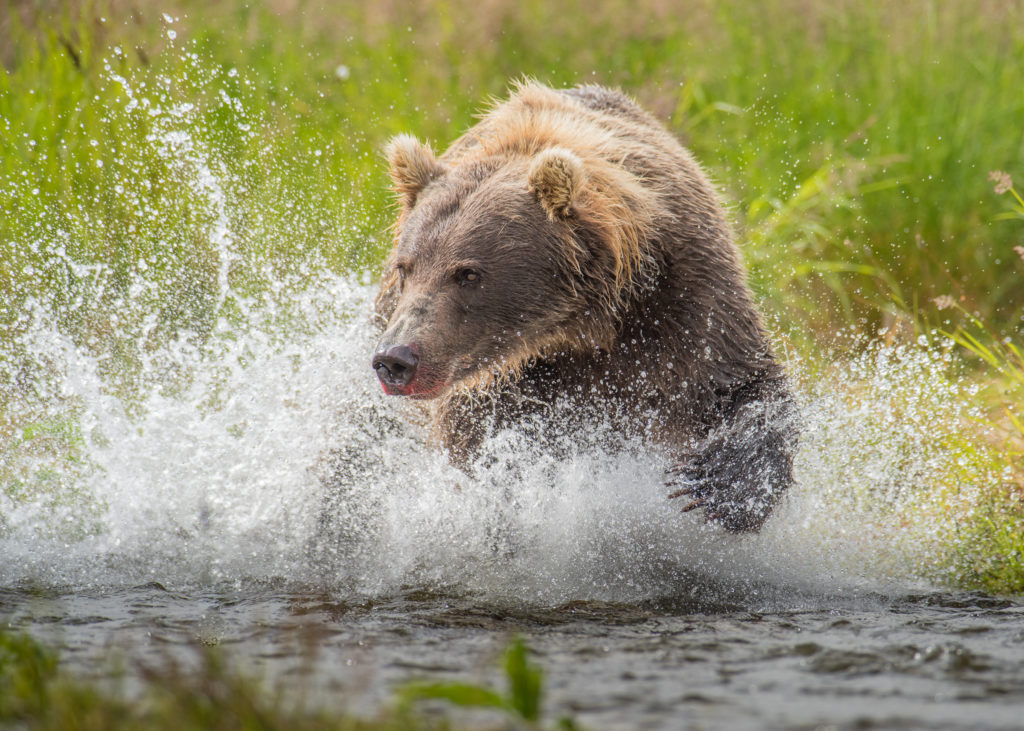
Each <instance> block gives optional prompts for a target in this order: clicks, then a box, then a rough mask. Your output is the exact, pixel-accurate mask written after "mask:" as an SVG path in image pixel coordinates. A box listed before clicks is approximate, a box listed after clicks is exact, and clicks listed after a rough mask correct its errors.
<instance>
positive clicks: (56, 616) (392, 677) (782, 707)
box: [0, 584, 1024, 729]
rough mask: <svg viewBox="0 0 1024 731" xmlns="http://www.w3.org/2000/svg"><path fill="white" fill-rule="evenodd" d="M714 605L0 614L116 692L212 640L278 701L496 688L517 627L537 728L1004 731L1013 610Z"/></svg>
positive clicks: (326, 597) (297, 600) (1012, 700)
mask: <svg viewBox="0 0 1024 731" xmlns="http://www.w3.org/2000/svg"><path fill="white" fill-rule="evenodd" d="M729 594H730V592H729V591H728V590H714V589H713V588H712V590H711V591H708V592H705V595H704V598H697V599H695V598H694V597H693V596H690V597H687V598H685V599H678V598H677V599H667V600H659V601H648V602H643V603H639V604H612V603H602V602H571V603H568V604H565V605H562V606H558V607H551V608H538V607H515V606H508V605H496V604H493V603H488V602H484V601H474V599H473V598H471V597H465V596H447V595H444V594H438V593H432V592H425V591H420V590H407V591H404V592H400V593H398V594H396V595H394V596H391V597H387V598H379V597H378V598H376V599H373V600H368V599H363V600H360V599H356V598H348V599H346V598H345V597H343V596H338V595H333V594H328V593H319V592H317V591H314V590H309V589H306V590H301V589H295V588H288V589H282V588H279V587H277V588H275V587H268V586H266V585H263V584H261V585H255V586H245V585H235V586H233V587H232V588H230V589H221V590H205V591H201V592H197V593H190V594H187V593H179V592H171V591H167V590H165V589H164V588H163V587H161V586H160V585H156V584H152V585H146V586H141V587H136V588H131V589H126V590H119V591H110V590H106V591H103V592H98V593H89V592H83V591H76V592H74V593H68V594H61V593H58V592H47V593H39V592H23V591H19V590H10V589H8V590H4V591H2V592H0V621H3V622H4V623H5V624H7V625H9V626H11V627H13V628H15V629H20V630H27V631H28V632H30V633H31V634H32V635H34V636H36V637H37V638H40V639H42V640H44V641H45V642H47V643H48V644H50V645H52V646H56V647H59V648H61V650H62V652H63V662H64V663H65V665H66V666H67V667H68V668H69V669H71V670H73V671H74V672H76V673H78V674H81V675H83V676H86V677H96V678H103V677H104V676H105V674H106V672H107V670H106V668H107V667H109V665H107V663H108V662H109V661H110V660H111V659H114V658H119V659H120V660H122V661H126V662H124V663H123V667H126V668H127V669H128V671H127V672H128V675H129V680H130V679H131V672H132V670H131V669H132V667H133V665H134V666H137V665H138V661H141V662H143V663H147V664H159V663H161V662H164V661H166V660H167V659H168V658H175V659H177V660H179V661H183V662H189V661H191V660H195V659H196V658H197V656H198V655H197V653H196V649H195V648H196V647H197V645H199V644H207V645H209V644H216V645H219V646H220V647H222V648H223V649H224V650H225V651H226V652H227V653H228V654H229V655H230V656H231V657H232V659H233V660H235V661H236V662H238V663H239V666H240V667H242V668H244V669H245V670H246V671H247V672H249V673H251V674H256V675H258V676H260V677H262V678H264V679H265V680H267V681H269V682H270V683H271V684H275V685H278V686H280V687H281V688H283V689H285V690H286V691H287V692H288V693H289V694H290V695H294V696H295V697H296V698H298V697H302V698H304V699H305V700H306V701H308V702H311V703H317V704H323V705H326V706H338V707H342V706H343V707H345V708H348V709H352V710H356V711H359V712H365V713H370V712H372V711H373V709H374V708H375V707H378V706H379V705H380V704H383V703H387V702H389V700H390V699H391V698H392V693H393V689H394V687H395V685H397V684H399V683H401V682H403V681H407V680H413V679H424V678H429V679H431V680H439V681H445V680H470V681H474V682H487V683H492V684H496V685H497V684H500V683H501V678H500V677H499V672H498V665H499V663H498V658H499V657H500V654H501V651H502V649H503V648H504V647H505V646H506V644H507V642H508V641H509V639H510V638H511V637H512V636H514V635H517V634H518V635H522V636H523V637H525V638H526V640H527V642H528V644H529V646H530V648H531V649H532V651H533V653H534V657H535V660H536V662H537V663H539V664H540V665H541V666H542V667H543V668H544V669H545V671H546V677H547V682H546V688H547V698H546V703H545V716H546V717H547V718H549V719H553V718H556V717H557V716H559V715H562V714H571V715H573V716H574V717H575V718H576V719H577V720H578V721H580V722H582V723H583V724H584V725H585V726H587V727H589V728H594V729H673V728H728V729H747V728H749V729H761V728H817V727H837V728H930V729H974V728H986V729H989V728H991V729H1016V728H1021V727H1022V726H1024V604H1022V603H1020V602H1019V601H1010V600H1005V599H997V598H992V597H986V596H981V595H970V594H949V593H920V594H904V595H901V596H884V595H881V594H877V593H861V594H855V593H847V594H846V595H843V596H832V597H821V596H817V597H811V596H802V595H800V594H798V593H794V594H791V595H789V596H783V595H778V594H779V592H776V594H777V595H776V596H772V597H769V598H768V599H758V600H751V599H750V598H749V597H747V598H746V599H745V600H744V598H743V597H736V596H730V595H729ZM695 596H696V595H695ZM708 597H713V598H710V599H709V598H708Z"/></svg>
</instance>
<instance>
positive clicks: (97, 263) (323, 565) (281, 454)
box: [0, 53, 970, 603]
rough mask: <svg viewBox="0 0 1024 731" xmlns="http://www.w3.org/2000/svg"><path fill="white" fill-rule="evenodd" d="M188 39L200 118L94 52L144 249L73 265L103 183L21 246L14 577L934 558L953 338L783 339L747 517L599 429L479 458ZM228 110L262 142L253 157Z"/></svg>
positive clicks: (551, 597) (608, 573) (861, 565)
mask: <svg viewBox="0 0 1024 731" xmlns="http://www.w3.org/2000/svg"><path fill="white" fill-rule="evenodd" d="M115 55H116V54H115ZM183 59H184V63H185V67H186V71H187V73H191V74H193V75H194V76H196V77H201V78H199V80H198V81H197V82H196V83H197V84H199V85H201V86H206V87H212V88H215V89H219V93H217V94H215V95H213V102H207V103H206V107H205V108H204V106H203V105H202V104H200V103H198V102H192V101H188V100H183V99H181V98H180V93H179V92H178V91H176V89H175V84H174V83H172V81H171V80H169V79H164V80H162V83H160V84H156V85H153V84H150V85H149V86H148V87H145V88H143V87H142V86H141V85H140V84H139V83H138V82H137V81H135V80H132V79H130V78H125V77H123V76H120V75H119V74H118V73H116V72H115V70H114V69H113V68H108V72H107V83H109V84H116V85H118V86H120V87H121V89H122V90H123V106H122V108H120V109H116V110H111V118H112V119H113V120H114V121H116V122H117V123H118V124H121V125H124V126H125V127H126V135H125V137H126V139H129V140H130V144H132V145H134V146H136V148H137V149H135V154H134V155H132V156H131V159H133V160H135V161H136V163H137V164H136V166H135V167H130V166H126V167H125V168H124V169H122V170H120V171H118V173H117V175H116V176H114V178H113V180H114V181H115V182H114V183H113V186H114V190H113V191H107V193H112V194H115V195H116V196H118V197H119V199H120V200H121V201H122V204H123V207H124V208H125V210H129V211H131V213H132V215H131V216H130V217H129V218H128V220H127V221H121V222H120V223H119V224H118V225H121V226H126V227H129V228H128V229H127V230H124V231H121V232H120V233H121V234H125V235H126V239H127V240H137V241H142V242H144V243H145V242H147V241H148V242H149V244H148V245H141V244H140V245H139V247H138V250H137V252H136V253H135V254H132V258H131V259H130V260H129V261H127V262H126V261H124V260H122V259H117V258H116V257H113V258H110V259H108V260H104V259H103V258H102V257H97V256H95V255H89V256H86V255H85V254H84V253H83V252H87V251H91V249H90V247H89V245H88V241H89V240H92V239H95V238H96V237H98V236H102V234H103V233H104V231H103V230H101V229H103V227H104V226H108V225H111V224H108V223H104V222H102V221H98V220H97V218H98V216H97V214H96V213H95V212H92V211H90V208H89V202H88V201H86V202H85V203H84V204H83V207H82V208H80V209H78V210H74V211H70V212H69V211H63V212H60V213H59V214H58V213H55V212H50V214H48V215H44V216H42V217H41V218H40V221H39V223H38V225H37V226H35V227H34V228H33V229H31V230H30V231H29V232H28V233H26V234H25V237H24V240H22V241H19V242H17V244H18V245H17V247H16V248H17V250H18V251H20V252H22V253H23V258H22V260H20V261H18V262H15V263H14V265H15V266H18V267H21V268H22V270H23V272H24V273H25V275H26V276H25V278H24V281H25V282H26V283H27V284H26V285H25V288H24V289H23V290H22V291H21V292H20V295H21V296H20V298H18V303H19V304H18V307H19V311H18V313H17V315H16V317H13V318H11V319H10V323H11V324H10V326H9V327H8V329H7V332H6V335H5V337H4V338H3V340H2V346H3V348H2V352H0V374H2V378H0V388H2V392H3V398H4V402H5V406H4V409H3V417H4V419H5V426H4V429H3V431H2V432H0V436H2V438H3V440H4V443H3V447H2V450H3V452H2V457H0V459H2V461H0V479H2V483H0V487H2V489H0V556H2V557H3V560H2V562H0V583H2V584H3V585H13V584H30V585H32V584H35V585H44V586H71V587H90V586H98V587H116V586H124V585H135V584H140V583H145V582H150V581H158V582H161V583H162V584H164V585H166V586H172V587H173V586H207V585H218V584H223V583H225V582H227V583H230V582H246V581H257V582H262V581H287V582H298V583H300V584H315V585H326V586H328V587H333V588H335V589H337V590H340V591H351V592H358V593H363V594H385V593H387V592H391V591H394V590H396V589H397V588H399V587H403V586H409V585H413V586H428V587H432V588H440V589H443V590H446V591H452V592H458V593H461V594H470V595H480V596H483V597H486V598H494V599H504V600H513V599H514V600H526V601H531V602H541V603H550V602H560V601H566V600H569V599H576V598H597V599H605V600H624V601H635V600H639V599H644V598H651V597H663V596H673V595H678V594H680V593H686V592H688V591H692V590H693V587H694V586H699V585H700V583H701V581H705V580H707V579H708V577H711V578H712V579H713V580H714V581H717V582H725V583H732V584H734V585H736V586H743V587H746V589H747V590H749V587H751V586H755V585H761V584H765V583H766V584H773V583H774V584H788V585H790V586H791V585H793V584H799V585H801V586H808V587H811V588H812V589H813V588H815V587H816V588H817V589H819V590H821V589H825V588H834V587H835V586H836V585H846V586H849V585H867V586H870V587H878V586H880V585H883V584H885V583H886V582H893V581H895V582H901V583H903V584H906V583H907V582H913V581H917V580H918V579H919V578H920V576H921V575H922V573H921V567H922V566H923V565H925V564H927V560H928V557H929V556H930V555H932V551H933V549H934V546H935V545H936V544H937V542H938V541H941V540H943V539H944V537H945V533H944V530H945V529H944V528H943V525H942V522H941V520H938V519H937V518H936V511H935V510H932V511H930V512H929V511H928V510H922V506H923V505H926V504H927V503H928V500H927V499H926V498H923V497H922V496H923V495H928V494H929V488H930V486H933V485H935V484H938V483H941V482H943V481H944V480H947V479H948V475H949V474H950V471H951V464H952V461H955V460H956V458H957V457H956V454H955V453H954V452H952V451H950V450H949V449H948V440H946V441H944V440H943V439H941V438H936V435H944V434H955V433H957V429H958V428H959V427H958V425H959V424H960V423H961V422H962V421H963V420H964V419H965V418H966V417H968V416H970V415H969V414H967V413H965V412H964V411H963V408H962V407H961V406H959V405H958V404H961V403H962V402H963V399H962V398H959V397H960V392H959V389H960V386H958V385H957V384H956V382H955V381H953V380H951V379H950V378H949V376H948V373H949V367H948V363H946V362H945V360H944V358H943V356H942V355H941V354H937V353H936V352H935V351H934V350H929V349H928V348H924V347H920V348H918V347H903V348H900V347H885V346H874V347H869V348H865V349H862V354H861V355H860V356H858V357H855V358H852V359H849V358H847V359H844V360H842V361H839V362H837V363H836V364H835V365H833V366H832V367H831V368H830V369H826V370H825V372H824V373H820V372H819V373H814V374H813V375H812V374H810V372H809V371H810V370H811V369H810V368H809V367H808V368H805V367H804V365H803V364H802V363H801V361H800V359H799V358H796V357H794V358H792V359H791V363H790V367H791V370H793V372H794V373H795V374H796V380H797V381H798V383H799V389H798V390H799V394H800V399H801V400H802V402H803V403H802V419H803V422H804V427H803V439H802V443H801V448H800V453H799V455H798V458H797V462H796V470H797V481H798V485H797V487H795V488H794V489H793V491H792V493H791V494H790V495H789V496H788V498H787V500H786V501H785V503H784V504H783V505H782V506H781V508H780V509H779V510H778V512H777V513H776V515H775V516H774V517H773V519H772V520H771V521H770V522H769V524H768V525H767V527H766V528H765V530H764V531H762V533H761V534H759V535H755V536H732V535H727V534H725V533H724V532H722V531H720V530H718V529H715V528H712V527H709V526H706V525H704V524H703V523H702V521H701V519H700V517H699V516H698V515H695V514H688V515H681V514H679V513H678V512H677V506H675V505H673V504H672V503H671V502H670V501H668V500H667V499H666V492H667V490H666V488H665V487H664V485H663V473H664V470H665V468H666V466H667V461H666V459H665V457H664V456H662V455H657V454H651V453H649V452H648V451H647V450H646V449H645V448H644V447H643V446H642V445H640V444H635V445H626V447H625V448H624V449H622V450H620V451H616V452H615V453H614V454H612V453H609V452H608V451H607V450H605V449H604V448H602V446H601V444H602V441H603V440H602V439H601V430H602V429H603V428H605V427H603V426H602V424H601V423H600V420H599V419H597V420H596V421H595V423H594V425H593V428H594V434H593V438H589V437H586V436H584V437H578V435H577V437H578V438H575V439H573V440H571V441H569V442H567V443H566V444H564V445H562V448H561V449H560V450H559V452H558V454H557V455H552V454H549V453H545V452H544V451H542V450H539V449H538V448H537V447H536V445H534V444H533V443H532V442H531V441H530V440H528V439H527V438H525V437H523V436H522V435H519V434H516V433H514V432H503V433H500V434H497V435H495V436H494V437H493V438H492V439H490V440H489V442H488V443H487V444H486V445H485V447H484V456H483V458H482V459H481V460H480V462H479V465H478V469H477V470H476V472H475V473H474V474H473V475H472V476H470V475H467V474H465V473H463V472H460V471H459V470H456V469H455V468H453V467H452V466H450V465H449V464H448V463H447V462H446V460H445V459H444V457H443V456H442V455H440V454H438V453H437V452H436V451H435V450H434V449H432V448H431V447H430V446H429V444H428V443H427V440H426V439H425V437H424V434H423V428H422V425H421V423H420V421H421V420H419V419H418V417H417V414H416V413H415V412H414V411H413V407H412V406H410V405H409V404H406V403H402V402H399V401H397V400H391V399H387V398H385V397H384V396H383V395H382V394H380V392H379V389H378V387H377V385H376V381H375V376H374V374H373V372H372V371H371V369H370V368H369V365H368V363H369V355H370V346H371V343H372V341H373V339H374V331H373V326H372V324H371V319H370V316H369V312H370V301H371V299H372V294H373V290H372V287H371V286H370V277H369V275H368V274H365V273H364V274H360V275H355V274H350V273H341V274H338V273H332V272H331V271H330V270H329V268H328V267H327V266H325V265H324V264H323V262H322V261H319V260H318V259H317V257H316V256H315V255H314V254H312V253H307V252H309V251H310V250H311V249H312V248H315V247H310V246H309V242H310V240H311V239H314V238H318V237H324V236H330V235H334V236H338V237H339V238H344V234H343V233H342V232H341V230H340V229H342V228H343V225H339V226H337V227H335V228H333V229H332V228H331V226H330V225H326V226H325V224H324V217H325V213H324V212H323V211H320V210H315V207H314V206H312V205H311V204H309V203H308V202H307V203H304V202H303V200H302V197H301V191H298V190H294V189H289V187H288V185H287V184H286V183H284V182H282V181H281V180H278V179H276V178H275V176H277V175H279V174H280V172H281V171H279V170H276V171H275V170H273V169H267V162H266V158H265V157H264V156H262V155H261V153H260V152H259V150H260V146H259V145H260V142H259V140H260V138H259V137H258V136H257V135H258V130H259V128H260V125H261V123H262V120H259V119H254V118H252V116H251V115H249V114H248V113H247V111H246V109H245V108H244V105H242V104H241V103H240V102H239V101H238V100H237V99H236V98H233V97H232V96H231V95H230V94H229V93H228V92H227V91H225V90H224V89H223V88H221V87H229V86H230V84H231V83H237V78H236V77H237V72H234V71H227V72H225V71H210V70H207V69H204V67H203V66H202V64H201V63H200V61H199V59H198V58H197V57H194V56H192V55H190V54H188V53H185V54H184V55H183ZM193 80H194V81H195V79H193ZM211 108H213V109H214V111H216V112H217V113H218V115H219V117H218V119H221V120H223V118H224V117H225V116H226V117H227V118H228V120H229V123H230V124H231V125H235V128H236V129H235V131H236V133H238V134H236V136H235V138H234V139H236V140H237V139H241V140H243V141H245V142H246V143H247V144H248V148H247V149H249V150H250V151H251V150H255V152H253V153H252V154H251V155H250V156H249V157H248V158H245V159H244V160H242V162H241V163H238V162H237V161H235V162H233V161H232V155H233V154H234V153H233V151H232V150H231V149H226V148H224V147H222V146H218V145H219V143H218V137H217V135H216V134H213V133H212V132H211V130H210V128H209V127H208V118H209V115H210V110H211ZM129 132H130V134H129ZM138 161H142V162H141V163H140V162H138ZM154 176H156V177H157V178H160V179H162V180H163V181H164V185H162V186H155V187H154V186H153V185H152V184H151V183H150V182H149V181H151V180H152V179H153V178H154ZM259 181H262V182H259ZM13 184H15V183H11V185H13ZM16 184H18V185H25V184H31V183H24V182H21V181H16ZM344 214H345V215H347V216H349V217H352V216H354V215H357V213H355V212H352V211H349V212H344ZM128 234H130V235H128ZM133 237H134V238H133ZM271 249H277V250H287V251H290V252H292V254H291V255H290V256H289V257H288V261H289V262H290V263H289V264H288V265H287V266H284V267H282V266H281V265H280V260H279V259H273V258H271V257H270V256H269V255H267V254H266V252H267V251H269V250H271ZM805 370H806V371H808V372H807V373H805V372H804V371H805ZM964 499H967V498H964ZM908 516H917V517H908Z"/></svg>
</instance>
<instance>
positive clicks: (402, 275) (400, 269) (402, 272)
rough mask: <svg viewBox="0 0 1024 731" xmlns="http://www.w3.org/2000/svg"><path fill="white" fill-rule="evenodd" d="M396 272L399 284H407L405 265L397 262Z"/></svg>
mask: <svg viewBox="0 0 1024 731" xmlns="http://www.w3.org/2000/svg"><path fill="white" fill-rule="evenodd" d="M395 274H397V275H398V286H402V285H403V284H405V267H404V266H402V265H401V264H395Z"/></svg>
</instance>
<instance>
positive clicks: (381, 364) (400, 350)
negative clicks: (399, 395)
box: [373, 345, 419, 388]
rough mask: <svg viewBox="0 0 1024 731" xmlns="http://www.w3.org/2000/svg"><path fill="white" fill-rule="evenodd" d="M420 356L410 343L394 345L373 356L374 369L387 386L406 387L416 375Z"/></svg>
mask: <svg viewBox="0 0 1024 731" xmlns="http://www.w3.org/2000/svg"><path fill="white" fill-rule="evenodd" d="M417 363H419V358H417V357H416V353H414V352H413V351H412V348H410V347H409V346H408V345H393V346H391V347H390V348H388V349H387V350H384V351H380V352H378V353H376V354H375V355H374V356H373V370H375V371H377V378H379V379H380V381H381V383H383V384H384V385H385V386H397V387H399V388H404V387H405V386H408V385H409V384H410V383H412V379H413V376H415V375H416V364H417Z"/></svg>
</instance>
